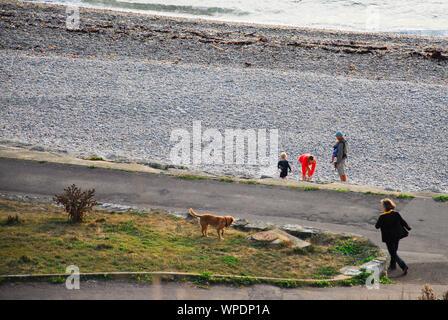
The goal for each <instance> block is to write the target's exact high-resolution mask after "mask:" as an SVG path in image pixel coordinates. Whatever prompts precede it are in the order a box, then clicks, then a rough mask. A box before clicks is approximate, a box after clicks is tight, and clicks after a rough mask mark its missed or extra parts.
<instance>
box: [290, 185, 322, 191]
mask: <svg viewBox="0 0 448 320" xmlns="http://www.w3.org/2000/svg"><path fill="white" fill-rule="evenodd" d="M286 187H287V188H291V189H300V190H303V191H316V190H319V188H317V187H303V186H286Z"/></svg>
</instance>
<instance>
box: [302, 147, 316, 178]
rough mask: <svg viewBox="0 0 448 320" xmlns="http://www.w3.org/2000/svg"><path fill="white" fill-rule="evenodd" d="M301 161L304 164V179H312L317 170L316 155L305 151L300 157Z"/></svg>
mask: <svg viewBox="0 0 448 320" xmlns="http://www.w3.org/2000/svg"><path fill="white" fill-rule="evenodd" d="M299 162H300V163H301V164H302V180H304V181H311V179H312V178H313V174H314V170H316V163H317V161H316V157H315V156H313V155H311V154H309V153H305V154H302V155H301V156H300V157H299Z"/></svg>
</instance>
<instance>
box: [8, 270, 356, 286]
mask: <svg viewBox="0 0 448 320" xmlns="http://www.w3.org/2000/svg"><path fill="white" fill-rule="evenodd" d="M69 276H70V274H68V273H54V274H23V275H20V274H19V275H0V285H1V284H4V283H17V282H40V281H44V282H52V283H65V282H66V280H67V278H68V277H69ZM79 277H80V281H81V282H82V281H89V280H96V281H107V280H126V281H136V282H137V283H138V282H140V283H152V284H154V283H161V282H169V281H180V282H188V281H189V282H193V284H198V285H203V286H204V285H211V284H227V285H231V284H233V285H237V286H247V285H255V284H270V285H276V286H280V287H288V288H295V287H333V286H351V285H352V283H351V282H350V281H351V280H352V279H353V277H351V276H345V275H339V276H337V277H335V278H333V279H287V278H271V277H250V276H236V275H218V274H216V275H212V274H210V275H208V274H207V275H204V274H199V273H186V272H96V273H80V274H79Z"/></svg>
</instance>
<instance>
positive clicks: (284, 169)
mask: <svg viewBox="0 0 448 320" xmlns="http://www.w3.org/2000/svg"><path fill="white" fill-rule="evenodd" d="M286 157H287V155H286V152H282V153H281V154H280V158H282V160H280V161H279V162H278V164H277V168H279V169H280V170H281V171H280V178H282V179H283V180H286V176H287V175H288V169H289V172H291V171H292V170H291V166H290V165H289V162H288V160H286Z"/></svg>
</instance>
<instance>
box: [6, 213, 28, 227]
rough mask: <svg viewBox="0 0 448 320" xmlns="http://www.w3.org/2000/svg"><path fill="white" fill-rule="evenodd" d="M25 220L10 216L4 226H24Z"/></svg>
mask: <svg viewBox="0 0 448 320" xmlns="http://www.w3.org/2000/svg"><path fill="white" fill-rule="evenodd" d="M22 223H23V220H20V218H19V216H18V215H15V216H8V218H7V219H6V221H5V222H3V225H5V226H14V225H17V224H22Z"/></svg>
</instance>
